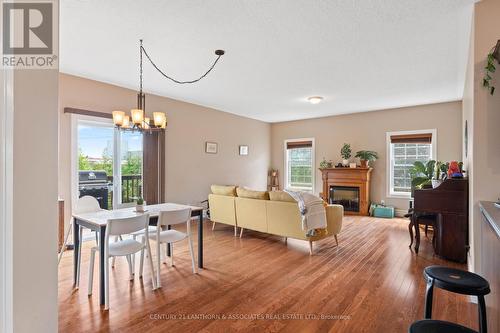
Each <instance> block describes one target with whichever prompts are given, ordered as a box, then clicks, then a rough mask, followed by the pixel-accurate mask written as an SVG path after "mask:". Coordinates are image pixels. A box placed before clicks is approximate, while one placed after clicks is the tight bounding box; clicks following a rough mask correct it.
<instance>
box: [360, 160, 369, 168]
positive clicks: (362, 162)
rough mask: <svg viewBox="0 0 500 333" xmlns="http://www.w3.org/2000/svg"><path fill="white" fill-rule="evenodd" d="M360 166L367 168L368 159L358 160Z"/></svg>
mask: <svg viewBox="0 0 500 333" xmlns="http://www.w3.org/2000/svg"><path fill="white" fill-rule="evenodd" d="M360 162H361V167H362V168H368V160H360Z"/></svg>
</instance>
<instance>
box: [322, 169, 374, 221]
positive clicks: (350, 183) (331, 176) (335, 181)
mask: <svg viewBox="0 0 500 333" xmlns="http://www.w3.org/2000/svg"><path fill="white" fill-rule="evenodd" d="M372 170H373V169H372V168H330V169H320V171H321V173H322V178H323V193H322V196H323V199H324V200H326V201H327V202H330V187H331V186H344V187H357V188H359V212H349V211H346V212H345V214H347V215H365V216H366V215H368V208H369V204H370V175H371V172H372Z"/></svg>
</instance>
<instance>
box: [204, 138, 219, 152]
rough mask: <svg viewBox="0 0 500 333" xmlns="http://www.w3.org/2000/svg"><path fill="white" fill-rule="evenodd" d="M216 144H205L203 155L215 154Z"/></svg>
mask: <svg viewBox="0 0 500 333" xmlns="http://www.w3.org/2000/svg"><path fill="white" fill-rule="evenodd" d="M217 146H218V145H217V142H208V141H207V142H205V153H207V154H217V148H218V147H217Z"/></svg>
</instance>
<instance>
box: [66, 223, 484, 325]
mask: <svg viewBox="0 0 500 333" xmlns="http://www.w3.org/2000/svg"><path fill="white" fill-rule="evenodd" d="M209 226H211V224H209V223H207V224H206V228H205V229H204V230H205V237H206V238H205V258H204V259H205V267H206V268H205V269H203V270H201V271H200V273H199V274H198V275H193V274H192V271H191V266H190V259H189V253H188V249H187V246H186V245H185V244H182V245H175V249H174V253H175V257H174V258H175V265H176V266H175V267H170V266H167V265H165V264H164V265H163V267H162V269H161V279H162V286H163V288H161V289H159V290H157V291H154V292H153V291H152V290H151V279H150V275H149V273H148V272H149V271H148V270H147V269H146V268H147V267H145V276H144V281H141V280H139V279H138V278H136V279H135V280H134V281H133V282H129V281H128V268H127V263H126V261H125V259H118V260H117V262H116V267H115V269H113V270H112V271H111V275H110V310H109V312H107V311H103V310H101V308H100V306H99V300H98V286H97V285H98V284H97V283H94V294H93V295H92V296H91V297H90V298H89V297H88V296H87V281H88V273H87V272H88V265H89V252H90V247H91V246H93V245H94V243H93V242H87V243H86V244H85V246H84V249H83V250H82V254H83V261H82V275H81V283H80V289H79V290H75V291H73V289H72V281H73V280H72V278H73V277H72V252H71V251H70V252H68V253H66V254H65V255H64V257H63V259H62V261H61V265H60V271H59V330H60V331H61V332H99V331H103V332H105V331H112V332H139V331H141V332H406V331H407V329H408V326H409V324H410V323H411V322H413V321H414V320H417V319H420V318H422V317H423V304H424V291H425V281H424V278H423V276H422V271H423V268H424V267H425V266H428V265H432V264H440V265H447V266H453V267H459V268H464V266H463V265H459V264H454V263H451V262H447V261H444V260H442V259H439V258H437V257H434V256H433V255H432V246H431V244H430V242H429V240H427V239H426V238H425V237H422V238H423V239H422V244H421V249H420V253H419V255H418V256H417V255H416V254H415V253H414V252H412V251H410V250H409V249H408V244H409V240H410V239H409V235H408V229H407V226H408V222H407V220H402V219H392V220H386V219H376V218H369V217H345V218H344V227H343V230H342V232H341V233H340V235H339V246H338V247H337V246H336V245H335V239H334V238H333V237H330V238H327V239H325V240H322V241H320V242H317V243H315V246H314V247H315V249H314V251H315V254H314V256H312V257H311V256H309V254H308V251H309V250H308V243H307V242H304V241H298V240H293V239H288V243H287V244H285V243H284V241H283V239H282V238H280V237H276V236H271V235H267V234H262V233H257V232H251V231H247V230H245V232H244V233H243V238H241V239H240V238H238V237H234V236H233V234H234V231H233V228H232V227H229V226H224V225H221V224H218V225H217V226H216V228H215V231H212V230H211V228H210V227H209ZM194 229H196V228H194ZM431 236H432V235H430V237H431ZM194 238H195V239H196V236H195V237H194ZM96 265H97V263H96ZM97 271H98V269H97V268H96V273H95V274H96V275H95V277H94V281H98V280H97ZM433 309H434V313H433V318H437V319H444V320H449V321H453V322H457V323H460V324H462V325H465V326H469V327H472V328H475V329H477V312H476V311H477V307H476V305H475V304H472V303H470V302H469V300H468V298H466V297H465V296H461V295H456V294H452V293H448V292H444V291H442V290H439V289H437V290H436V291H435V293H434V307H433ZM223 316H225V317H224V318H223ZM321 316H330V318H326V319H325V318H324V317H323V318H322V317H321ZM234 318H240V319H239V320H237V319H234Z"/></svg>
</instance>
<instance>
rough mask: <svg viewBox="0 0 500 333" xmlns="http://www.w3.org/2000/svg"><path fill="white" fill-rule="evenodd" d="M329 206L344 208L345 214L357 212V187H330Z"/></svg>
mask: <svg viewBox="0 0 500 333" xmlns="http://www.w3.org/2000/svg"><path fill="white" fill-rule="evenodd" d="M329 194H330V195H329V196H328V197H329V198H330V200H329V203H330V204H337V205H342V206H344V211H346V212H359V187H353V186H335V185H332V186H330V193H329Z"/></svg>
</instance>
